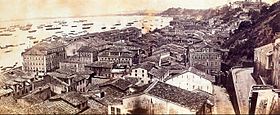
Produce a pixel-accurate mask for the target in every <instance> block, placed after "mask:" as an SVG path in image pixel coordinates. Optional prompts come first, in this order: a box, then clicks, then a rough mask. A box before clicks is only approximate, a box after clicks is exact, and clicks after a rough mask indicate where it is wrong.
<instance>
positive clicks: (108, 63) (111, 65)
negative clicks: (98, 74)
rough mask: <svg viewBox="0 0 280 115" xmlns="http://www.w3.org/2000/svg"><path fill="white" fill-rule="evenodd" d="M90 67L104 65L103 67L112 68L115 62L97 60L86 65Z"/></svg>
mask: <svg viewBox="0 0 280 115" xmlns="http://www.w3.org/2000/svg"><path fill="white" fill-rule="evenodd" d="M86 66H88V67H102V68H112V67H113V63H111V62H107V61H95V62H93V63H91V64H88V65H86Z"/></svg>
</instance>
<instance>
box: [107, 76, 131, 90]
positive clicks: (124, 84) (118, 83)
mask: <svg viewBox="0 0 280 115" xmlns="http://www.w3.org/2000/svg"><path fill="white" fill-rule="evenodd" d="M107 85H111V86H114V87H116V88H118V89H120V90H122V91H125V90H126V89H128V88H129V86H131V85H132V83H131V82H129V81H127V80H124V79H122V78H119V79H115V80H111V81H108V82H106V83H104V84H103V85H102V86H107Z"/></svg>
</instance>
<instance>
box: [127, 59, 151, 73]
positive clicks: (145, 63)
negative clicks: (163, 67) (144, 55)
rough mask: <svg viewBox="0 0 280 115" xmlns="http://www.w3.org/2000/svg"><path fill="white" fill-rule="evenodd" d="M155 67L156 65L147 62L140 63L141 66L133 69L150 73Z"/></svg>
mask: <svg viewBox="0 0 280 115" xmlns="http://www.w3.org/2000/svg"><path fill="white" fill-rule="evenodd" d="M154 66H155V63H153V62H149V61H146V62H143V63H140V64H138V65H136V66H134V67H132V69H134V68H135V69H136V68H142V69H146V70H147V71H150V70H151V69H152V68H153V67H154Z"/></svg>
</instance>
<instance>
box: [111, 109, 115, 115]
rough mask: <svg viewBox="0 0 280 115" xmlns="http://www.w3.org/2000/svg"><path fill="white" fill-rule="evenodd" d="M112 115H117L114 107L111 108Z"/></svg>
mask: <svg viewBox="0 0 280 115" xmlns="http://www.w3.org/2000/svg"><path fill="white" fill-rule="evenodd" d="M111 114H112V115H113V114H115V108H114V107H111Z"/></svg>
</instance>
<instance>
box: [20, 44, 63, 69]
mask: <svg viewBox="0 0 280 115" xmlns="http://www.w3.org/2000/svg"><path fill="white" fill-rule="evenodd" d="M64 46H65V45H64V44H63V43H60V42H42V43H39V44H37V45H35V46H33V47H32V48H30V49H26V50H25V52H23V53H22V54H21V55H22V57H23V64H22V65H23V69H24V70H25V71H27V72H34V73H35V72H37V73H46V72H49V71H53V70H55V69H57V68H59V62H60V61H62V60H64V59H65V57H66V56H65V47H64Z"/></svg>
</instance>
